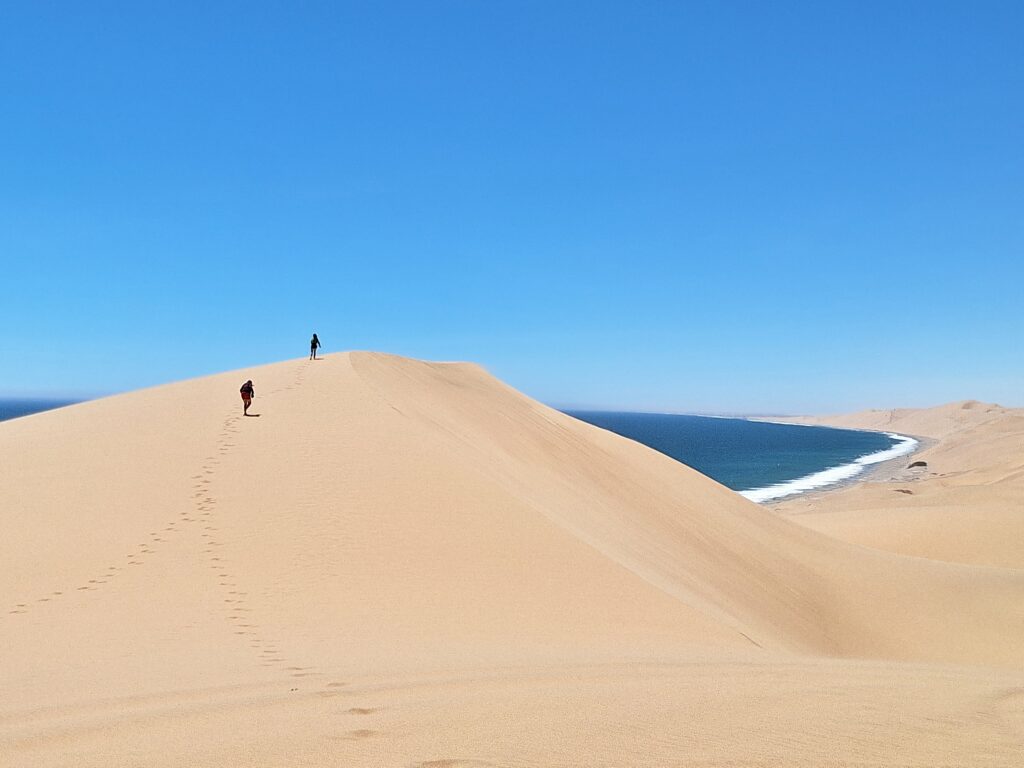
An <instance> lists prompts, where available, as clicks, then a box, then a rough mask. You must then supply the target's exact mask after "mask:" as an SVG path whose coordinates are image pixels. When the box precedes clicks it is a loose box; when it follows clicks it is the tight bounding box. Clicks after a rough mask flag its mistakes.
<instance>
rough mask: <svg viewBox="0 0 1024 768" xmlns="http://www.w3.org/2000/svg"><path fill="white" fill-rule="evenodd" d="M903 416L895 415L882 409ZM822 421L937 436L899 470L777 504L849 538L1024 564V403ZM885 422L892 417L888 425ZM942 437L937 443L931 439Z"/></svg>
mask: <svg viewBox="0 0 1024 768" xmlns="http://www.w3.org/2000/svg"><path fill="white" fill-rule="evenodd" d="M886 413H892V414H895V415H894V416H893V417H892V418H891V419H889V418H888V417H886V416H884V415H883V414H886ZM815 422H816V423H822V424H831V425H834V426H845V427H854V428H861V429H891V430H895V431H897V432H903V433H906V434H916V435H923V436H926V437H932V438H937V439H938V442H937V443H935V444H933V445H931V447H929V448H928V449H926V450H923V451H920V452H919V453H917V454H916V455H914V456H913V457H912V459H908V460H907V461H906V462H904V463H905V464H906V463H909V462H910V461H924V462H926V463H927V465H928V466H927V468H920V469H917V470H915V471H913V472H902V473H899V472H897V473H896V477H895V478H893V479H887V480H886V481H884V482H880V481H875V482H867V483H861V484H858V485H855V486H851V487H849V488H846V489H842V490H839V491H836V492H833V493H829V494H827V495H825V496H823V497H820V498H814V499H794V500H792V501H790V502H787V503H784V504H780V505H779V506H778V507H777V509H778V510H779V511H781V512H783V513H784V514H788V515H794V517H793V519H795V520H797V521H798V522H800V523H802V524H804V525H806V526H808V527H810V528H813V529H815V530H819V531H822V532H824V533H827V534H829V535H831V536H834V537H837V538H840V539H844V540H847V541H851V542H855V543H858V544H864V545H866V546H870V547H875V548H878V549H883V550H889V551H892V552H900V553H904V554H909V555H915V556H919V557H927V558H932V559H936V560H945V561H951V562H961V563H972V564H977V565H994V566H1001V567H1008V568H1017V569H1021V568H1024V550H1022V548H1021V546H1020V543H1021V542H1022V541H1024V515H1021V510H1022V509H1024V410H1021V409H1011V408H1003V407H1001V406H998V405H991V404H985V403H978V402H976V401H965V402H960V403H950V404H948V405H944V406H940V407H938V408H927V409H901V410H897V411H894V412H885V411H867V412H863V413H860V414H851V415H847V416H837V417H821V418H818V419H815ZM883 422H884V423H883ZM933 442H934V441H933Z"/></svg>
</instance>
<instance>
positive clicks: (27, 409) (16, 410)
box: [0, 398, 78, 421]
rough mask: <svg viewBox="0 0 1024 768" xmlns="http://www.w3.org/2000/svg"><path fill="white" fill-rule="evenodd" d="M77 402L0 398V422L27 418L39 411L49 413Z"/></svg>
mask: <svg viewBox="0 0 1024 768" xmlns="http://www.w3.org/2000/svg"><path fill="white" fill-rule="evenodd" d="M76 402H78V401H77V400H53V399H41V398H24V399H7V400H4V399H2V398H0V421H7V419H16V418H18V417H19V416H28V415H29V414H32V413H39V412H40V411H49V410H52V409H54V408H60V407H62V406H65V405H71V404H72V403H76Z"/></svg>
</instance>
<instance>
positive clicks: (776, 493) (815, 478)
mask: <svg viewBox="0 0 1024 768" xmlns="http://www.w3.org/2000/svg"><path fill="white" fill-rule="evenodd" d="M885 434H886V435H888V436H889V437H891V438H892V439H893V440H898V441H899V442H897V443H896V445H894V446H892V448H886V449H885V450H884V451H876V452H875V453H869V454H867V455H866V456H861V457H860V458H859V459H856V460H854V461H852V462H851V463H849V464H840V465H839V466H838V467H829V468H828V469H823V470H821V471H820V472H815V473H813V474H810V475H806V476H804V477H798V478H797V479H796V480H790V481H789V482H786V483H777V484H775V485H768V486H765V487H764V488H751V489H750V490H749V491H740V496H745V497H746V498H748V499H750V500H751V501H756V502H758V503H761V502H765V501H773V500H774V499H781V498H782V497H784V496H792V495H793V494H795V493H803V492H804V491H812V490H814V489H815V488H824V487H825V486H826V485H834V484H835V483H840V482H842V481H843V480H849V479H850V478H851V477H856V476H857V475H859V474H860V473H861V472H863V471H864V469H865V468H866V467H868V466H870V465H871V464H879V463H881V462H883V461H888V460H889V459H895V458H896V457H897V456H905V455H906V454H908V453H910V452H912V451H913V450H914V448H916V447H917V440H915V439H914V438H912V437H907V436H906V435H897V434H896V433H895V432H886V433H885Z"/></svg>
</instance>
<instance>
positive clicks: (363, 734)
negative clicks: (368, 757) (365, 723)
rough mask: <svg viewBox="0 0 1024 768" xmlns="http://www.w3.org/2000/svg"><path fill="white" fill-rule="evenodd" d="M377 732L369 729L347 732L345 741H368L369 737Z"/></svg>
mask: <svg viewBox="0 0 1024 768" xmlns="http://www.w3.org/2000/svg"><path fill="white" fill-rule="evenodd" d="M376 735H377V731H371V730H370V729H369V728H360V729H359V730H356V731H349V732H348V733H347V734H345V738H347V739H368V738H370V737H371V736H376Z"/></svg>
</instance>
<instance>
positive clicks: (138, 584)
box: [0, 353, 1024, 766]
mask: <svg viewBox="0 0 1024 768" xmlns="http://www.w3.org/2000/svg"><path fill="white" fill-rule="evenodd" d="M248 377H251V378H253V380H254V381H255V384H256V394H257V397H256V400H255V404H254V408H253V410H254V411H255V412H256V413H259V414H260V416H259V417H258V418H242V416H241V414H240V412H241V404H240V401H239V400H238V396H237V394H236V392H237V389H238V386H239V385H240V383H241V381H243V380H244V379H245V378H248ZM0 456H2V457H3V463H2V470H0V471H2V475H0V510H2V514H3V518H2V523H3V530H4V532H5V536H4V537H3V540H2V542H0V555H2V562H3V563H4V564H5V567H4V568H3V569H0V596H2V598H3V600H4V604H3V605H2V606H0V638H2V641H3V648H4V650H5V663H4V666H3V670H2V675H0V690H3V697H2V700H0V761H3V762H5V763H6V764H10V765H25V764H32V765H66V764H75V765H97V766H99V765H104V766H108V765H122V764H125V765H127V764H132V765H136V764H144V765H180V764H183V763H187V762H190V761H191V762H192V763H193V764H203V765H309V764H324V765H434V766H441V765H446V766H458V765H464V766H470V765H518V766H524V765H583V764H586V765H609V766H610V765H623V764H629V765H652V766H654V765H665V764H675V765H707V764H709V763H710V764H716V761H717V762H723V761H731V762H732V763H733V764H735V765H755V764H756V765H821V764H823V761H829V760H830V761H832V762H834V763H835V764H845V763H844V762H843V761H847V762H850V763H856V764H858V765H894V764H899V765H935V764H939V763H940V762H941V761H942V760H946V761H947V762H951V763H953V764H955V763H956V762H958V760H949V755H950V754H955V755H958V756H960V757H965V756H970V757H972V758H974V760H973V761H972V763H973V764H978V765H981V764H992V765H1010V764H1012V759H1013V758H1014V757H1015V756H1016V755H1017V753H1018V749H1019V748H1020V747H1021V744H1022V741H1021V740H1022V735H1024V730H1022V729H1024V718H1022V712H1024V695H1022V692H1024V675H1022V674H1021V672H1020V671H1019V670H1020V666H1021V662H1022V660H1024V648H1022V646H1021V643H1020V638H1021V636H1022V632H1024V605H1022V602H1021V596H1022V595H1024V573H1021V572H1019V571H1016V570H1012V569H998V568H991V567H975V566H969V565H961V564H951V563H939V562H930V561H927V560H921V559H914V558H906V557H901V556H898V555H895V554H891V553H885V552H879V551H874V550H870V549H864V548H862V547H858V546H853V545H851V544H847V543H842V542H839V541H836V540H834V539H831V538H828V537H826V536H824V535H821V534H820V533H817V532H814V531H810V530H808V529H806V528H805V527H803V526H800V525H797V524H794V523H793V522H791V521H788V520H785V519H781V518H779V517H777V516H775V515H773V514H771V513H770V512H767V511H766V510H764V509H762V508H760V507H758V506H757V505H754V504H751V503H749V502H747V501H746V500H744V499H742V498H741V497H739V496H738V495H736V494H734V493H732V492H730V491H728V490H727V489H725V488H723V487H721V486H719V485H717V484H716V483H714V482H712V481H710V480H708V479H707V478H705V477H703V476H701V475H699V474H697V473H696V472H693V471H691V470H689V469H688V468H686V467H683V466H682V465H680V464H678V463H676V462H674V461H672V460H670V459H667V458H666V457H664V456H661V455H660V454H657V453H655V452H653V451H650V450H648V449H646V448H644V447H643V446H640V445H638V444H636V443H633V442H631V441H628V440H625V439H623V438H620V437H618V436H615V435H612V434H610V433H608V432H604V431H602V430H599V429H597V428H595V427H592V426H590V425H587V424H583V423H581V422H578V421H576V420H574V419H571V418H569V417H567V416H565V415H563V414H560V413H558V412H556V411H553V410H551V409H549V408H546V407H544V406H542V405H540V404H538V403H536V402H534V401H532V400H530V399H528V398H526V397H524V396H522V395H520V394H519V393H517V392H515V391H514V390H512V389H510V388H508V387H507V386H505V385H503V384H501V383H500V382H498V381H496V380H495V379H493V378H492V377H490V376H489V375H487V374H486V373H485V372H483V371H482V370H481V369H479V368H477V367H476V366H472V365H464V364H430V363H421V362H417V361H412V360H406V359H402V358H397V357H392V356H387V355H380V354H373V353H351V354H346V355H336V356H332V357H329V358H327V359H326V360H323V361H318V362H308V361H301V362H288V363H281V364H276V365H271V366H265V367H262V368H258V369H252V370H249V371H243V372H235V373H229V374H222V375H219V376H214V377H209V378H205V379H200V380H195V381H189V382H182V383H179V384H173V385H168V386H164V387H159V388H155V389H151V390H144V391H140V392H136V393H132V394H129V395H124V396H120V397H115V398H109V399H106V400H101V401H96V402H92V403H87V404H83V405H78V406H74V407H71V408H67V409H62V410H59V411H54V412H49V413H44V414H38V415H35V416H32V417H28V418H25V419H21V420H16V421H13V422H8V423H4V424H2V425H0ZM951 617H956V619H955V620H953V619H951ZM894 756H895V759H894Z"/></svg>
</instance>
